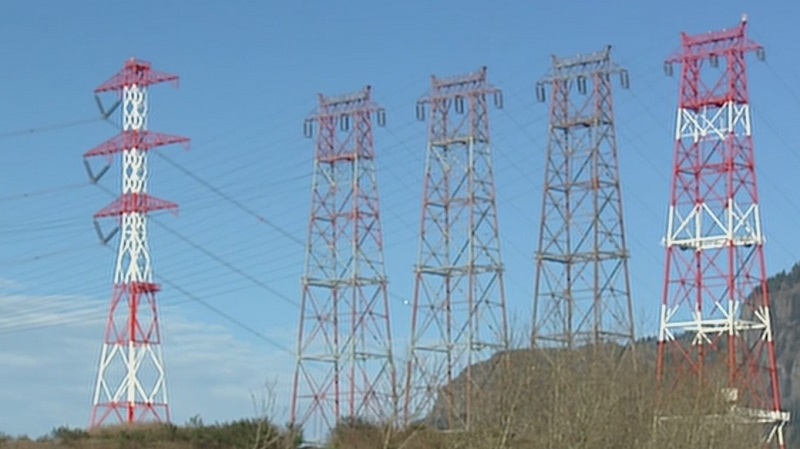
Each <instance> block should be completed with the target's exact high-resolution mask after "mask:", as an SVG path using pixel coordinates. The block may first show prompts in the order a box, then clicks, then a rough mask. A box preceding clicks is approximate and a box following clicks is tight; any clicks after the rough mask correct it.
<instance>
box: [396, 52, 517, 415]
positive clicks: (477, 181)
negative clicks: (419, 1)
mask: <svg viewBox="0 0 800 449" xmlns="http://www.w3.org/2000/svg"><path fill="white" fill-rule="evenodd" d="M431 84H432V85H431V91H430V93H429V96H428V98H427V99H425V100H422V101H420V102H419V103H418V104H417V118H418V119H420V120H424V116H425V106H426V105H427V106H428V107H429V108H430V114H431V117H430V122H429V139H428V150H427V164H426V169H425V193H424V199H423V211H422V226H421V232H420V245H419V255H418V262H417V266H416V269H415V281H416V284H415V290H414V304H413V312H412V313H413V315H412V325H411V347H410V358H409V361H408V365H407V372H406V387H405V395H406V399H405V419H406V422H411V421H412V420H415V419H419V418H421V417H422V416H423V414H425V413H428V412H430V411H431V407H433V405H434V402H436V401H437V398H438V400H439V403H440V404H444V408H445V410H444V420H445V422H443V423H438V424H437V425H439V426H440V427H446V428H449V429H457V428H469V427H470V425H471V423H472V421H473V415H474V412H475V411H474V410H473V407H472V401H473V398H474V396H475V394H476V393H477V392H478V390H479V389H480V380H479V377H478V376H477V375H475V373H474V371H475V368H474V367H473V364H474V363H476V362H481V361H485V360H487V359H488V358H489V357H490V356H492V355H493V354H494V353H496V352H498V351H503V350H505V349H507V348H508V345H509V341H508V340H509V337H508V328H507V317H506V303H505V293H504V287H503V264H502V259H501V255H500V239H499V231H498V220H497V204H496V195H495V188H494V175H493V172H492V159H491V143H490V138H489V113H488V107H489V105H488V102H487V97H489V96H491V97H492V98H493V99H494V102H495V106H497V107H501V106H502V96H501V92H500V91H499V90H498V89H496V88H495V87H493V86H491V85H490V84H489V82H488V80H487V76H486V68H485V67H484V68H483V69H481V70H480V71H479V72H476V73H471V74H468V75H464V76H457V77H452V78H445V79H440V78H436V77H432V83H431ZM462 371H463V375H462V377H461V382H462V383H463V387H462V388H456V387H454V384H453V382H454V380H455V379H456V377H457V376H459V374H462ZM445 386H447V387H448V388H443V387H445ZM457 390H460V391H457Z"/></svg>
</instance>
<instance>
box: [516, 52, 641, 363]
mask: <svg viewBox="0 0 800 449" xmlns="http://www.w3.org/2000/svg"><path fill="white" fill-rule="evenodd" d="M612 75H619V76H620V81H621V84H622V86H623V87H625V88H627V87H628V74H627V72H626V71H625V70H624V69H621V68H620V67H619V66H617V65H616V64H615V63H613V62H612V60H611V47H607V48H605V49H604V50H602V51H599V52H596V53H592V54H586V55H579V56H575V57H571V58H558V57H556V56H553V65H552V70H551V73H550V74H549V76H547V77H546V78H544V79H542V80H540V81H539V82H538V83H537V89H536V94H537V97H538V99H539V100H540V101H545V96H546V95H545V89H546V86H547V85H549V86H550V93H551V100H550V126H549V132H550V137H549V144H548V147H547V165H546V167H545V182H544V195H543V201H542V219H541V227H540V229H539V246H538V250H537V252H536V275H535V287H534V288H535V292H534V307H533V310H534V311H533V330H532V335H531V340H532V346H533V347H535V348H536V347H563V348H575V347H578V346H581V345H587V344H588V345H595V344H605V343H618V344H622V345H629V344H632V343H633V339H634V326H633V310H632V302H631V289H630V275H629V270H628V258H629V253H628V248H627V244H626V241H625V227H624V221H623V209H622V195H621V193H620V176H619V163H618V156H617V141H616V134H615V129H614V108H613V100H612V88H611V87H612V86H611V85H612Z"/></svg>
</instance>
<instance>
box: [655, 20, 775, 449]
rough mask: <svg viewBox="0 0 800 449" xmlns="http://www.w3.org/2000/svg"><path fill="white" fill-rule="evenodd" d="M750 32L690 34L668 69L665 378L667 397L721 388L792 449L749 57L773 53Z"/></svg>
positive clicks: (734, 412) (744, 414)
mask: <svg viewBox="0 0 800 449" xmlns="http://www.w3.org/2000/svg"><path fill="white" fill-rule="evenodd" d="M746 31H747V19H746V16H744V17H743V18H742V21H741V23H739V25H738V26H736V27H734V28H731V29H726V30H721V31H714V32H709V33H706V34H700V35H688V34H686V33H683V34H682V35H681V44H682V47H681V50H680V51H679V52H677V54H675V55H674V56H672V57H671V58H669V59H668V60H667V61H666V63H665V68H666V71H667V73H668V74H672V70H673V64H680V66H681V70H680V88H679V105H678V111H677V126H676V129H675V161H674V164H675V165H674V167H673V170H672V173H673V175H672V186H671V198H670V204H669V216H668V222H667V234H666V237H665V239H664V243H665V245H666V273H665V285H664V296H663V302H662V305H661V318H660V329H659V338H658V362H657V376H658V380H659V385H660V388H661V391H662V396H665V397H668V396H669V395H670V394H671V393H672V392H673V391H675V389H676V387H680V386H685V385H689V384H692V383H694V381H701V383H703V384H705V385H712V386H713V385H717V384H716V382H720V383H721V384H722V385H720V386H721V387H722V389H721V393H722V394H723V397H724V398H725V400H727V401H729V402H730V413H731V416H730V417H731V419H732V420H733V421H734V422H735V423H737V425H746V423H751V424H757V425H760V426H763V429H764V437H765V439H766V441H767V442H770V444H777V447H779V448H784V447H785V441H784V435H783V431H784V426H785V425H786V423H787V422H788V420H789V413H788V412H784V411H782V409H781V395H780V389H779V388H780V387H779V383H778V370H777V366H776V355H775V342H774V339H773V336H774V335H773V329H772V318H771V313H772V311H771V309H770V297H769V291H768V288H767V274H766V267H765V259H764V235H763V230H762V225H761V212H760V208H759V198H758V189H757V183H756V170H755V151H754V146H753V136H752V123H751V118H750V94H749V83H748V79H747V62H746V56H747V54H748V53H750V52H755V53H756V55H757V56H758V58H759V59H763V58H764V49H763V47H762V46H761V45H759V44H757V43H755V42H753V41H752V40H750V39H749V38H748V37H747V32H746ZM717 374H721V377H720V378H715V377H714V376H715V375H717Z"/></svg>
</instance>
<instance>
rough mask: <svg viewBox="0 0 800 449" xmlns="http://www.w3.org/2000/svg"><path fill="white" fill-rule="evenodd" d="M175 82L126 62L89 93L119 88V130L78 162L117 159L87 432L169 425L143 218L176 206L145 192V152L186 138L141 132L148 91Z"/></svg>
mask: <svg viewBox="0 0 800 449" xmlns="http://www.w3.org/2000/svg"><path fill="white" fill-rule="evenodd" d="M165 81H172V82H174V83H177V81H178V77H177V76H175V75H170V74H166V73H159V72H156V71H154V70H152V69H151V68H150V63H148V62H144V61H140V60H135V59H130V60H129V61H127V62H126V63H125V66H124V67H123V69H122V70H121V71H120V72H119V73H118V74H116V75H115V76H114V77H112V78H111V79H110V80H108V81H107V82H106V83H104V84H103V85H101V86H100V87H98V88H97V89H96V90H95V93H101V92H108V91H119V92H120V95H121V101H122V107H123V109H122V132H121V133H120V134H119V135H117V136H116V137H114V138H112V139H111V140H108V141H107V142H105V143H103V144H101V145H99V146H98V147H96V148H94V149H92V150H91V151H89V152H88V153H86V154H85V155H84V157H86V158H88V157H93V156H104V157H106V158H107V159H111V158H113V156H114V155H116V154H117V153H121V154H122V195H121V196H120V197H119V199H117V200H116V201H115V202H113V203H111V204H110V205H108V206H106V207H105V208H104V209H102V210H100V211H99V212H98V213H96V214H95V219H98V218H105V217H114V218H115V219H117V220H118V221H119V231H120V232H119V234H120V237H119V251H118V254H117V262H116V269H115V271H114V289H113V293H112V296H111V307H110V310H109V314H108V324H107V325H106V330H105V338H104V340H103V348H102V353H101V356H100V367H99V369H98V371H97V382H96V386H95V390H94V399H93V407H92V417H91V424H90V425H91V427H96V426H100V425H103V424H106V423H108V422H109V421H112V422H113V423H129V424H130V423H142V422H169V419H170V418H169V407H168V405H167V389H166V383H165V379H166V377H165V373H164V361H163V357H162V351H161V333H160V331H159V322H158V312H157V310H158V309H157V306H156V292H158V291H159V286H158V285H157V284H155V283H154V282H153V267H152V264H151V258H150V248H149V245H148V237H147V214H148V213H150V212H153V211H157V210H167V209H171V210H173V211H177V208H178V206H177V204H175V203H171V202H168V201H164V200H160V199H158V198H155V197H153V196H151V195H149V194H148V193H147V152H148V150H150V149H152V148H155V147H158V146H161V145H168V144H173V143H181V144H184V145H188V142H189V139H187V138H185V137H177V136H169V135H165V134H158V133H153V132H150V131H147V112H148V103H147V91H148V87H149V86H151V85H153V84H156V83H160V82H165Z"/></svg>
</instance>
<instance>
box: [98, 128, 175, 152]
mask: <svg viewBox="0 0 800 449" xmlns="http://www.w3.org/2000/svg"><path fill="white" fill-rule="evenodd" d="M172 144H181V145H183V147H184V148H186V149H187V150H188V149H189V145H190V143H189V138H188V137H181V136H171V135H169V134H162V133H154V132H151V131H147V130H128V131H123V132H121V133H119V134H117V135H116V136H115V137H112V138H111V139H109V140H107V141H105V142H104V143H101V144H100V145H98V146H96V147H95V148H93V149H91V150H89V151H88V152H87V153H86V154H84V156H83V157H92V156H113V155H114V154H117V153H121V152H123V151H125V150H130V149H134V148H135V149H137V150H139V151H148V150H150V149H152V148H155V147H160V146H164V145H172Z"/></svg>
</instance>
